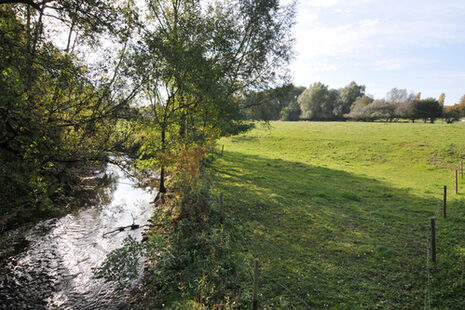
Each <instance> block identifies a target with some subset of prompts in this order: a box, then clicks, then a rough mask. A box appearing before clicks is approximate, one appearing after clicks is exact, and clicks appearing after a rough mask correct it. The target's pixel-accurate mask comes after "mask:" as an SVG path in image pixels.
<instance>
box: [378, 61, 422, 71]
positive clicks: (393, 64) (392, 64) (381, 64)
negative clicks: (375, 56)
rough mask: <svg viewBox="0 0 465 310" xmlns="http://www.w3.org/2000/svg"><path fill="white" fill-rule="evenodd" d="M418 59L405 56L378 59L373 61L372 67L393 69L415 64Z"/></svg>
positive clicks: (385, 69)
mask: <svg viewBox="0 0 465 310" xmlns="http://www.w3.org/2000/svg"><path fill="white" fill-rule="evenodd" d="M419 62H420V61H419V60H418V59H407V58H389V59H380V60H377V61H376V62H375V65H374V67H375V68H376V69H377V70H382V71H395V70H401V69H405V68H408V67H412V66H414V65H417V64H418V63H419Z"/></svg>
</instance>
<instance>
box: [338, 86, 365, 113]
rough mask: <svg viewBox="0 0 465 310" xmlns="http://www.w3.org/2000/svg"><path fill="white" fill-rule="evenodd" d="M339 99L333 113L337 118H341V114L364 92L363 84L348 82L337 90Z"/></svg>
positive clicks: (348, 109)
mask: <svg viewBox="0 0 465 310" xmlns="http://www.w3.org/2000/svg"><path fill="white" fill-rule="evenodd" d="M339 94H340V101H338V103H339V104H336V106H335V108H334V110H333V114H334V116H335V117H336V118H337V119H342V118H343V116H344V115H345V114H347V113H349V112H350V107H351V106H352V104H354V102H355V101H356V100H357V98H359V97H361V96H363V95H364V94H365V85H357V83H355V81H352V82H350V84H349V85H347V86H346V87H344V88H342V89H341V90H340V91H339Z"/></svg>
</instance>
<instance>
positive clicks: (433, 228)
mask: <svg viewBox="0 0 465 310" xmlns="http://www.w3.org/2000/svg"><path fill="white" fill-rule="evenodd" d="M431 260H432V261H433V263H434V264H436V222H435V219H431Z"/></svg>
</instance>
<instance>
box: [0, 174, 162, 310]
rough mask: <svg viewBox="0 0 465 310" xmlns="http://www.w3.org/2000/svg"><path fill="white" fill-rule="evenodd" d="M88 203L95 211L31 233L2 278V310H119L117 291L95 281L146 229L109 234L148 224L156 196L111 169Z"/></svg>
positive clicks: (45, 224) (52, 222) (88, 210)
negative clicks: (112, 256) (111, 257)
mask: <svg viewBox="0 0 465 310" xmlns="http://www.w3.org/2000/svg"><path fill="white" fill-rule="evenodd" d="M89 181H90V182H94V181H95V182H97V181H99V182H101V181H103V183H104V185H101V186H97V187H96V188H95V189H94V190H93V191H92V193H91V192H89V193H88V195H90V196H89V197H88V198H89V199H87V200H88V201H92V203H91V206H89V207H88V208H85V209H83V210H81V211H79V212H77V213H75V214H69V215H67V216H65V217H63V218H61V219H58V220H56V219H55V220H48V221H44V222H41V223H39V224H37V225H36V226H35V227H34V228H33V229H31V230H29V231H28V232H27V233H26V239H27V240H28V241H29V242H30V243H29V246H28V247H27V248H26V249H25V250H24V251H23V252H22V253H20V254H19V255H16V256H15V257H12V258H10V259H9V260H8V261H7V262H6V264H5V266H3V268H2V269H3V270H2V276H0V300H2V301H4V300H5V301H6V302H2V303H0V309H103V308H105V309H117V308H118V307H119V306H120V303H121V300H120V299H119V298H115V296H114V289H113V287H111V286H110V285H109V284H105V283H103V281H102V280H97V279H95V278H94V277H93V269H94V268H96V267H98V266H100V265H101V264H102V263H103V261H104V259H105V257H106V255H107V254H108V253H109V252H110V251H111V250H114V249H116V248H118V247H120V246H121V244H122V241H123V239H124V238H125V237H127V236H128V235H130V236H132V237H133V238H135V239H136V240H140V239H141V237H142V230H141V229H138V230H127V231H123V232H118V233H114V234H110V235H107V236H106V237H104V233H106V232H108V231H112V230H115V229H117V228H118V227H120V226H127V225H131V224H132V223H133V220H134V222H135V223H137V224H139V225H141V226H142V225H145V224H146V223H147V221H148V219H149V218H150V216H151V214H152V210H153V209H152V205H151V204H150V201H151V200H152V199H153V197H154V195H153V193H151V191H150V190H146V189H143V188H140V187H138V186H137V185H136V182H135V180H133V179H131V178H130V177H128V176H127V175H125V174H124V173H123V172H122V171H121V169H119V168H117V167H116V166H114V165H109V166H108V167H107V169H106V170H105V171H104V172H102V175H100V176H99V178H98V179H95V180H92V179H90V180H89Z"/></svg>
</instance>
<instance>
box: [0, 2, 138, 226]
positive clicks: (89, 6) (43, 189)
mask: <svg viewBox="0 0 465 310" xmlns="http://www.w3.org/2000/svg"><path fill="white" fill-rule="evenodd" d="M107 3H108V2H107V1H100V0H89V1H77V0H74V1H72V0H67V1H54V0H42V1H4V0H2V1H0V93H1V96H0V113H1V115H2V118H1V119H0V197H2V203H1V207H0V215H4V214H6V213H15V212H19V214H21V213H24V217H27V218H30V217H32V216H38V215H41V214H43V212H44V211H46V210H48V209H50V208H51V207H52V206H54V205H58V206H59V205H63V204H57V200H60V199H62V198H65V197H67V196H68V195H69V194H70V193H71V192H72V189H73V188H74V187H75V185H78V184H76V182H77V181H78V178H76V176H77V173H76V169H77V168H78V167H83V166H89V162H95V161H98V160H102V159H104V157H105V154H106V152H107V151H108V150H111V149H114V146H115V143H116V140H115V134H114V133H115V130H114V127H115V125H116V122H117V119H118V118H119V117H120V116H121V114H122V112H123V111H125V110H126V111H127V110H128V104H129V101H130V99H131V98H132V97H133V96H134V95H135V93H136V89H135V88H134V89H132V90H129V89H128V88H127V87H125V83H124V81H125V78H124V77H123V75H122V74H121V72H122V67H123V61H122V59H123V58H122V56H124V51H125V50H124V49H122V51H120V53H119V56H120V57H118V58H117V59H116V60H113V61H108V62H107V64H108V66H107V69H108V73H107V74H100V75H99V77H98V78H95V74H94V73H92V72H90V71H89V69H88V66H87V65H86V62H85V58H84V56H83V54H82V53H81V54H78V53H74V52H73V51H74V50H77V49H79V48H82V47H84V46H89V45H95V44H97V42H98V41H99V40H98V38H99V37H100V36H106V37H107V38H108V37H112V38H114V39H115V41H118V42H120V43H121V44H120V46H124V42H125V41H126V40H127V37H128V34H129V33H128V31H126V30H125V29H129V28H128V26H127V25H129V24H128V23H129V20H130V18H129V15H130V14H129V10H128V6H127V5H123V4H122V2H120V4H121V5H119V6H116V5H109V4H107ZM124 25H126V26H124ZM60 36H61V37H60ZM60 38H61V39H60ZM110 60H112V59H111V58H110ZM112 62H114V64H112ZM31 211H37V212H31Z"/></svg>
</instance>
